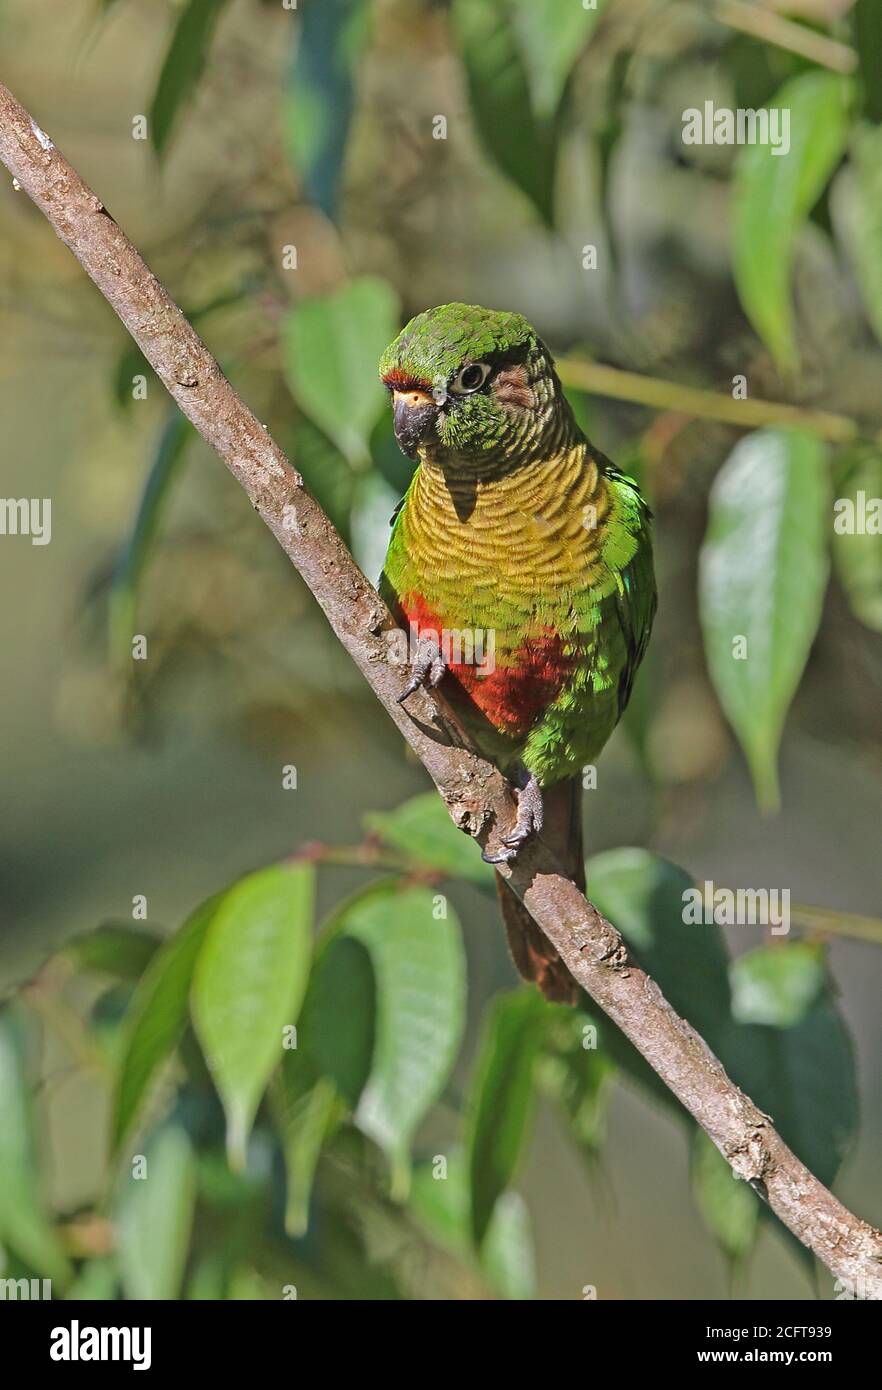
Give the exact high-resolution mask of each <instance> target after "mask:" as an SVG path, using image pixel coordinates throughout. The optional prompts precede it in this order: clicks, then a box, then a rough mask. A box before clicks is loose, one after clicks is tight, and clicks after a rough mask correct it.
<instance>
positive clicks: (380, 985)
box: [339, 884, 465, 1195]
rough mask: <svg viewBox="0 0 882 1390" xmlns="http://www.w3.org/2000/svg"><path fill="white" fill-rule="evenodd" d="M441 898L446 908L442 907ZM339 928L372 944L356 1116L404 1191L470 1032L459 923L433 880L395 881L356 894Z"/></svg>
mask: <svg viewBox="0 0 882 1390" xmlns="http://www.w3.org/2000/svg"><path fill="white" fill-rule="evenodd" d="M439 907H440V908H443V909H444V910H445V911H446V916H436V915H435V913H436V908H439ZM339 930H340V932H341V933H342V934H344V935H346V936H351V937H354V938H355V939H356V940H357V941H360V942H361V943H362V944H363V945H364V946H365V947H366V948H367V951H368V954H369V955H370V958H371V963H372V965H373V969H374V977H375V979H376V989H377V1018H376V1041H375V1044H374V1054H373V1059H372V1063H371V1071H370V1076H369V1077H368V1080H367V1083H366V1085H365V1087H364V1089H363V1091H362V1094H361V1098H360V1100H359V1104H358V1109H357V1111H356V1123H357V1124H358V1126H359V1128H360V1129H361V1130H362V1131H363V1132H364V1133H365V1134H367V1135H368V1136H369V1138H371V1139H373V1140H374V1141H375V1143H377V1144H379V1146H380V1148H382V1149H383V1151H384V1153H386V1154H387V1156H388V1158H389V1160H390V1162H391V1164H392V1171H393V1187H394V1190H395V1192H396V1193H397V1194H398V1195H402V1194H403V1192H404V1190H405V1188H406V1186H407V1182H408V1176H409V1169H410V1160H409V1150H410V1144H411V1141H412V1139H413V1136H414V1134H415V1133H416V1130H417V1127H418V1125H419V1124H420V1122H421V1121H422V1119H423V1117H424V1116H425V1114H426V1112H427V1111H428V1109H429V1108H430V1106H431V1105H432V1104H433V1103H434V1102H435V1101H436V1100H437V1099H438V1096H439V1095H440V1094H441V1091H442V1089H443V1086H444V1083H445V1082H446V1080H447V1077H448V1074H449V1072H450V1068H451V1066H452V1065H453V1061H454V1058H455V1057H456V1053H457V1051H458V1049H459V1044H460V1040H461V1038H462V1031H463V1023H464V1007H465V962H464V958H463V949H462V940H461V937H460V931H459V923H458V921H457V919H456V916H455V914H454V912H453V910H452V908H451V907H450V905H449V904H446V903H443V902H441V903H439V902H438V901H437V900H436V898H433V896H432V894H431V893H429V892H427V891H426V889H424V888H406V889H404V890H403V891H399V890H398V889H397V888H396V886H395V885H394V884H389V885H388V886H387V888H386V891H378V889H377V887H376V886H375V887H373V888H372V889H371V890H369V891H367V892H366V893H364V894H362V895H360V896H359V897H358V898H356V899H355V900H353V901H352V902H350V903H349V904H348V905H347V906H346V908H345V909H344V911H343V913H342V915H341V918H340V922H339Z"/></svg>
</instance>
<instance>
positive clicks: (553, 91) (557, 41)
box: [508, 0, 605, 120]
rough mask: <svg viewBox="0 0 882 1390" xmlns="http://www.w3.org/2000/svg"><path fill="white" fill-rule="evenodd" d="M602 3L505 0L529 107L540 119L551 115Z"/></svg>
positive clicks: (592, 27)
mask: <svg viewBox="0 0 882 1390" xmlns="http://www.w3.org/2000/svg"><path fill="white" fill-rule="evenodd" d="M604 6H605V0H596V7H595V8H593V9H585V8H584V7H583V6H582V5H581V4H574V3H573V0H543V3H542V4H541V5H537V4H536V0H508V7H509V9H510V11H511V20H510V22H511V24H512V26H513V28H514V31H515V33H516V34H517V36H518V40H519V44H520V50H521V53H522V54H523V59H524V65H525V67H526V71H527V80H528V82H529V86H530V95H531V98H532V104H533V110H534V111H535V113H536V115H537V117H539V118H540V119H544V120H548V119H549V118H551V117H553V116H554V114H555V112H556V111H557V109H558V107H559V106H560V102H561V99H562V97H563V94H564V89H565V87H566V84H567V82H568V80H569V77H570V73H571V72H572V70H573V68H574V66H575V64H576V60H577V59H578V57H579V55H580V54H581V53H582V52H583V50H584V48H585V45H586V44H587V42H588V40H589V39H590V37H591V34H592V32H593V30H594V26H595V24H596V23H597V21H598V19H599V17H600V13H601V11H602V10H603V8H604Z"/></svg>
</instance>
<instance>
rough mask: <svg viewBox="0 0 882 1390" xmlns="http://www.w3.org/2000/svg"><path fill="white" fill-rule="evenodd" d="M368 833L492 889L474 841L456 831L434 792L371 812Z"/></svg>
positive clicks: (490, 873)
mask: <svg viewBox="0 0 882 1390" xmlns="http://www.w3.org/2000/svg"><path fill="white" fill-rule="evenodd" d="M364 823H365V826H366V827H367V829H368V830H369V831H370V832H371V834H374V835H379V836H380V838H381V839H382V841H383V842H384V844H387V845H391V846H392V847H393V848H394V849H398V850H401V851H402V853H403V854H407V855H408V856H410V858H412V859H415V860H418V861H419V863H421V864H425V865H426V866H427V867H428V868H432V869H437V870H438V871H439V872H440V873H444V874H448V875H449V876H450V877H451V878H463V879H466V880H467V881H468V882H469V883H474V884H476V885H477V886H478V887H479V888H486V889H488V890H489V891H491V892H495V889H494V885H493V878H494V870H493V869H492V868H491V866H490V865H489V864H485V863H484V861H483V860H482V858H481V856H480V854H479V853H478V851H477V849H476V847H475V844H474V842H473V841H472V840H471V838H470V837H469V836H468V835H464V834H463V832H462V831H461V830H457V828H456V826H455V825H454V824H453V821H452V820H451V819H450V816H449V815H448V814H447V810H446V808H445V806H444V803H443V801H442V800H441V798H440V796H439V795H438V793H437V792H424V793H423V794H422V795H421V796H412V797H411V798H410V800H409V801H405V802H403V803H402V805H401V806H398V807H396V809H395V810H394V811H371V812H368V814H367V815H366V816H365V817H364Z"/></svg>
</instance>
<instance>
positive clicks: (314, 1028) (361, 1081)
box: [286, 936, 377, 1110]
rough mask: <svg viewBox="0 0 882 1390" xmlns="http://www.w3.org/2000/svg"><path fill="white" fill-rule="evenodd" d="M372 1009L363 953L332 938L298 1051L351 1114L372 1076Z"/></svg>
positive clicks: (316, 970)
mask: <svg viewBox="0 0 882 1390" xmlns="http://www.w3.org/2000/svg"><path fill="white" fill-rule="evenodd" d="M376 1008H377V999H376V981H375V979H374V968H373V965H372V964H371V957H370V954H369V952H368V950H367V948H366V947H365V946H363V945H362V943H361V942H360V941H356V940H355V938H354V937H349V936H336V937H334V938H333V939H332V940H331V941H330V942H329V943H328V945H327V947H326V948H325V949H324V950H323V951H322V953H321V955H320V956H319V958H318V960H317V961H316V964H315V966H314V967H313V972H312V978H311V979H310V984H309V990H308V992H307V995H306V999H305V1000H304V1004H303V1010H302V1014H301V1020H300V1024H299V1026H298V1029H297V1034H298V1047H299V1048H300V1049H301V1050H302V1051H304V1053H305V1054H306V1055H307V1056H308V1058H309V1062H310V1064H311V1066H312V1067H313V1068H314V1070H315V1072H316V1073H317V1074H318V1075H319V1076H324V1077H328V1078H329V1079H330V1080H332V1081H333V1082H334V1084H335V1086H336V1088H337V1091H338V1092H339V1094H340V1096H341V1097H342V1099H343V1100H344V1101H345V1102H346V1105H347V1106H348V1107H349V1109H350V1110H355V1108H356V1107H357V1105H358V1102H359V1100H360V1098H361V1093H362V1091H363V1090H364V1088H365V1085H366V1084H367V1080H368V1077H369V1076H370V1072H371V1061H372V1058H373V1055H374V1042H375V1019H376ZM287 1058H288V1054H286V1060H287ZM292 1060H293V1059H292Z"/></svg>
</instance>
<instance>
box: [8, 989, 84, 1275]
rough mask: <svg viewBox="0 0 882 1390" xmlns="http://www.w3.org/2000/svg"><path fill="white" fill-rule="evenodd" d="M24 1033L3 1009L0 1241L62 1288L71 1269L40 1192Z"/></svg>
mask: <svg viewBox="0 0 882 1390" xmlns="http://www.w3.org/2000/svg"><path fill="white" fill-rule="evenodd" d="M25 1065H26V1063H25V1032H24V1027H23V1024H22V1022H21V1021H20V1020H19V1019H18V1018H17V1016H16V1014H15V1013H14V1012H13V1010H12V1009H11V1008H9V1007H6V1008H3V1009H2V1010H0V1244H2V1245H5V1246H7V1247H8V1248H9V1249H10V1250H11V1251H13V1252H14V1253H15V1254H16V1255H17V1256H18V1258H19V1259H20V1260H22V1261H23V1262H24V1264H25V1265H27V1266H28V1267H29V1268H30V1269H33V1270H34V1271H35V1272H36V1273H37V1274H38V1275H40V1276H41V1277H43V1278H46V1279H51V1280H53V1282H55V1283H56V1284H57V1285H58V1288H59V1290H60V1289H61V1288H62V1287H63V1285H64V1284H65V1283H67V1281H68V1280H69V1279H70V1275H71V1270H70V1265H69V1263H68V1260H67V1257H66V1256H65V1253H64V1250H63V1249H62V1247H61V1243H60V1241H59V1239H58V1236H57V1235H56V1232H55V1230H54V1227H53V1224H52V1219H51V1217H50V1214H49V1211H48V1209H47V1207H46V1204H45V1201H44V1198H43V1194H42V1193H41V1191H40V1179H39V1169H38V1166H37V1153H36V1142H35V1136H34V1118H33V1112H32V1108H31V1091H30V1086H29V1083H28V1079H27V1074H26V1071H25Z"/></svg>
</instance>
